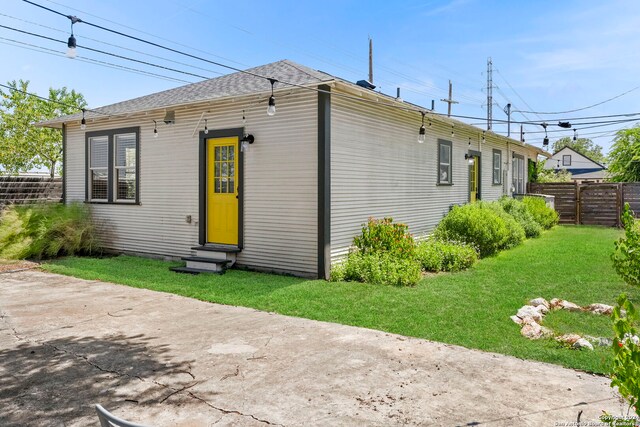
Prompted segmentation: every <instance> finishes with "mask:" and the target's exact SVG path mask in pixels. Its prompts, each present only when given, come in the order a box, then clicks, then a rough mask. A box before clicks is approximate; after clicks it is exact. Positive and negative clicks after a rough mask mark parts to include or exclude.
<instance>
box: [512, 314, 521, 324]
mask: <svg viewBox="0 0 640 427" xmlns="http://www.w3.org/2000/svg"><path fill="white" fill-rule="evenodd" d="M510 319H511V320H513V321H514V322H515V323H517V324H518V325H522V319H521V318H519V317H518V316H515V315H513V316H511V317H510Z"/></svg>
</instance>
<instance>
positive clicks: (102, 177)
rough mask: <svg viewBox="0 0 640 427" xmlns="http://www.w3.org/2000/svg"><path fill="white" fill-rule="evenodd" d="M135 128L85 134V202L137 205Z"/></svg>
mask: <svg viewBox="0 0 640 427" xmlns="http://www.w3.org/2000/svg"><path fill="white" fill-rule="evenodd" d="M139 133H140V132H139V129H138V128H129V129H118V130H111V131H97V132H89V133H87V134H86V143H87V186H86V199H87V201H91V202H102V203H137V202H138V156H139V152H138V144H139V142H138V135H139Z"/></svg>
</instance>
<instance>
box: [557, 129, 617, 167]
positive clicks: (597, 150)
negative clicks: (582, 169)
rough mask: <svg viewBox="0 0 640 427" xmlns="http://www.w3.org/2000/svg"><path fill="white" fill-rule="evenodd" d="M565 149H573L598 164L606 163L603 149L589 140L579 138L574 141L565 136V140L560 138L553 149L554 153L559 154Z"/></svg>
mask: <svg viewBox="0 0 640 427" xmlns="http://www.w3.org/2000/svg"><path fill="white" fill-rule="evenodd" d="M564 147H569V148H572V149H574V150H575V151H577V152H578V153H580V154H582V155H583V156H587V157H588V158H590V159H591V160H593V161H596V162H598V163H604V161H605V157H604V154H602V147H601V146H599V145H598V144H595V143H594V142H593V141H592V140H590V139H589V138H577V139H576V140H575V141H574V140H573V138H569V137H568V136H565V137H564V138H560V139H559V140H557V141H556V142H554V143H553V147H551V148H552V150H553V152H554V153H557V152H558V151H560V150H562V149H563V148H564Z"/></svg>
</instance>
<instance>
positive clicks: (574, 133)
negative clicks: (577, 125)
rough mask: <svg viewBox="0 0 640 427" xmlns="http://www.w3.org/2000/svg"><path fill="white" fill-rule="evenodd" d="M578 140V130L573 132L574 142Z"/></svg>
mask: <svg viewBox="0 0 640 427" xmlns="http://www.w3.org/2000/svg"><path fill="white" fill-rule="evenodd" d="M577 140H578V129H574V130H573V141H574V142H575V141H577Z"/></svg>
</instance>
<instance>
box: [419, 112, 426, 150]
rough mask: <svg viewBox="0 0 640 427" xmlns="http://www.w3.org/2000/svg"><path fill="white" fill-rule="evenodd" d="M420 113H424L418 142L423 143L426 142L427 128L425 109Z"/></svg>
mask: <svg viewBox="0 0 640 427" xmlns="http://www.w3.org/2000/svg"><path fill="white" fill-rule="evenodd" d="M420 114H422V125H420V130H419V131H418V143H419V144H422V143H424V139H425V136H426V133H427V129H426V128H425V127H424V115H425V113H424V111H421V112H420Z"/></svg>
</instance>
